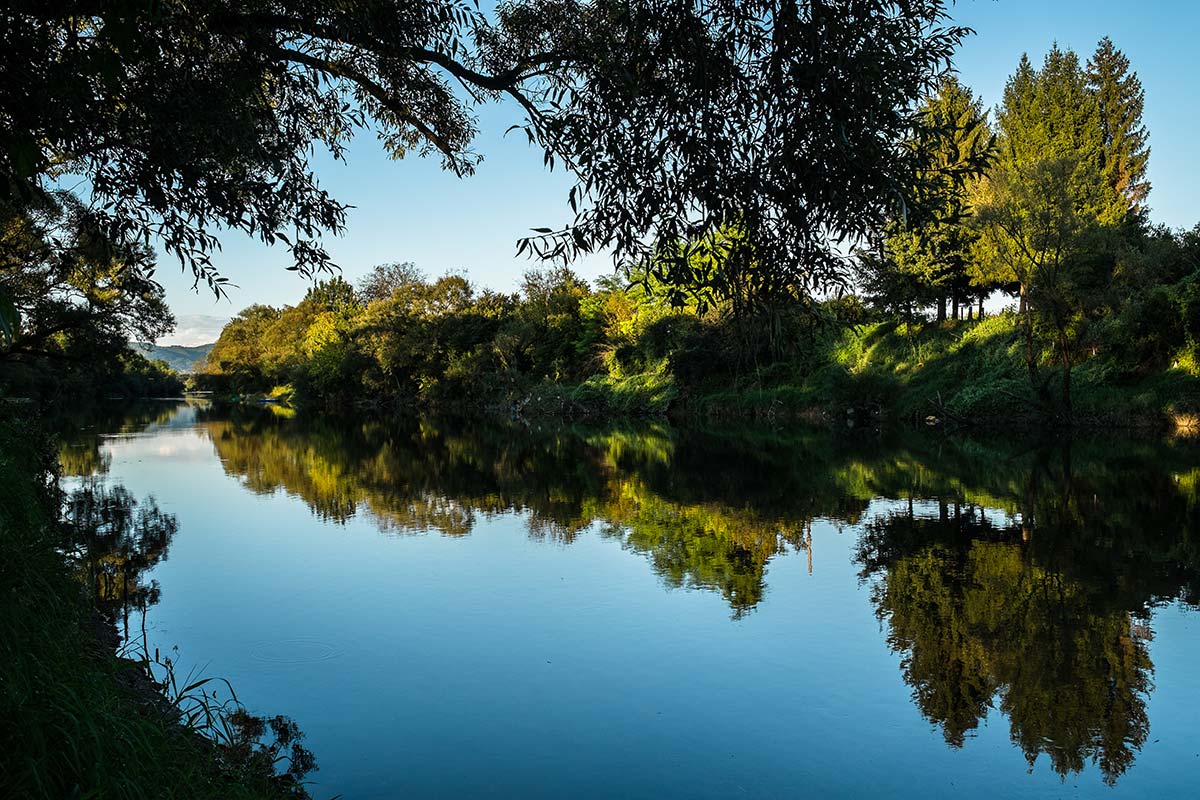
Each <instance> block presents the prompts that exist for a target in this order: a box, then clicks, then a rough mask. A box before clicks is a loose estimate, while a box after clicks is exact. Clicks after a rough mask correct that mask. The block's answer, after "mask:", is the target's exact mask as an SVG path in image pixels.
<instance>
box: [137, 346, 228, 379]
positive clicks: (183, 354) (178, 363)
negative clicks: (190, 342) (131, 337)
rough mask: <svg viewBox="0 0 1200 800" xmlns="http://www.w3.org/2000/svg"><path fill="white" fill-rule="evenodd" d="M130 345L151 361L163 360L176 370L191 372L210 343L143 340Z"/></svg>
mask: <svg viewBox="0 0 1200 800" xmlns="http://www.w3.org/2000/svg"><path fill="white" fill-rule="evenodd" d="M132 347H133V348H134V349H135V350H137V351H138V352H139V353H141V354H143V355H144V356H146V358H149V359H150V360H152V361H165V362H167V365H168V366H169V367H170V368H171V369H173V370H175V371H176V372H184V373H187V372H192V368H193V366H194V365H195V363H196V362H197V361H199V360H200V359H202V358H204V357H205V356H207V355H208V351H210V350H212V348H213V346H212V344H211V343H210V344H199V345H196V346H195V347H184V346H183V345H178V344H171V345H157V344H146V343H144V342H133V343H132Z"/></svg>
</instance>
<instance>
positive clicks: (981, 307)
mask: <svg viewBox="0 0 1200 800" xmlns="http://www.w3.org/2000/svg"><path fill="white" fill-rule="evenodd" d="M979 318H980V319H983V297H982V295H981V296H980V298H979Z"/></svg>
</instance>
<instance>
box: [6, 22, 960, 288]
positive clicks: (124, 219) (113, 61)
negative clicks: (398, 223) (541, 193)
mask: <svg viewBox="0 0 1200 800" xmlns="http://www.w3.org/2000/svg"><path fill="white" fill-rule="evenodd" d="M965 34H966V31H965V29H963V28H961V27H957V26H954V25H952V24H950V23H949V21H948V19H947V16H946V4H945V2H943V0H906V1H905V2H895V1H894V0H868V1H866V2H863V0H854V1H853V2H851V1H850V0H810V2H784V3H778V2H774V0H749V2H747V1H746V0H711V1H710V2H705V3H693V2H686V1H685V0H648V1H647V2H641V3H627V2H622V1H619V0H592V2H587V3H578V2H572V1H570V0H517V1H516V2H505V3H501V4H500V5H499V6H497V7H496V9H495V12H494V13H493V14H485V13H483V12H481V11H479V10H478V9H477V8H476V7H475V6H473V5H471V4H470V3H466V2H460V1H459V0H360V1H359V2H352V3H339V4H328V3H323V2H311V1H310V0H283V2H266V0H257V1H256V2H249V3H246V2H236V3H235V2H227V1H223V2H214V3H205V4H200V5H197V4H193V3H186V2H182V0H165V1H160V2H133V3H129V2H98V3H81V2H61V3H52V4H46V3H41V2H20V1H19V0H17V1H15V2H10V3H7V4H5V8H4V9H3V11H0V45H2V46H3V48H4V49H5V51H6V53H7V56H6V58H5V60H4V62H3V65H2V66H0V120H2V121H3V126H2V127H3V146H2V147H0V192H2V193H3V195H4V196H5V197H7V198H9V201H10V202H11V201H12V200H13V199H14V198H21V197H25V196H27V195H28V193H29V192H30V191H31V188H35V187H36V186H38V185H41V184H44V182H45V181H48V180H54V179H55V178H58V177H61V176H65V175H78V176H81V177H82V178H84V179H85V180H86V182H87V184H88V188H89V190H90V192H91V193H92V195H93V197H94V200H95V205H96V208H97V214H98V215H100V216H101V217H102V218H103V219H105V220H106V222H107V225H108V227H109V229H110V230H111V231H112V232H113V234H114V235H120V236H125V237H129V238H131V239H136V240H141V241H144V242H146V243H149V242H150V241H151V240H152V239H154V238H155V237H158V238H159V239H160V240H161V241H162V242H163V243H164V246H165V248H166V250H167V252H168V253H170V254H171V255H173V256H175V257H178V258H179V259H180V260H181V262H182V263H183V264H184V265H185V266H187V267H189V268H190V269H192V270H193V272H194V273H195V275H196V276H197V280H198V281H203V282H205V283H207V284H208V285H209V286H210V287H212V288H214V289H216V290H218V291H219V290H220V287H221V285H222V284H223V282H224V281H225V280H226V278H225V276H222V275H220V274H219V273H218V269H217V265H216V263H215V262H214V260H213V259H214V253H215V251H216V250H217V249H218V248H219V245H220V238H219V237H220V235H221V233H220V232H221V231H223V230H239V231H242V232H244V233H246V234H249V235H252V236H255V237H258V238H260V239H261V240H263V241H265V242H268V243H274V242H276V241H281V242H283V244H284V246H286V247H287V248H288V249H289V250H290V251H291V254H292V257H293V261H294V264H293V268H295V269H297V270H300V271H301V272H305V273H312V272H317V271H321V270H325V269H327V268H329V267H330V265H331V261H330V258H329V255H328V253H327V252H326V250H325V249H324V247H323V246H322V244H321V241H320V236H321V234H322V233H324V232H338V231H340V230H342V229H343V227H344V223H345V211H346V207H345V205H343V204H342V203H341V202H339V201H338V200H337V199H335V198H333V197H332V196H330V195H329V194H328V193H326V192H325V191H324V190H323V189H322V188H321V187H320V185H319V182H318V180H317V176H316V175H315V173H314V171H313V169H312V166H311V156H312V154H313V153H314V152H315V150H316V149H324V150H327V151H328V152H330V153H332V154H333V156H334V157H335V158H342V157H344V155H345V152H346V146H347V143H348V141H349V140H350V138H351V137H352V136H353V135H354V134H355V133H356V132H359V131H362V130H370V131H373V132H374V133H375V134H376V135H377V136H378V137H379V139H380V140H381V141H382V142H383V145H384V146H385V147H386V148H387V150H388V151H389V152H390V153H391V154H392V155H393V156H395V157H400V156H403V155H405V154H407V153H409V152H414V151H415V152H419V153H436V154H437V155H438V156H440V158H441V159H442V162H443V164H444V166H445V167H446V168H448V169H450V170H453V171H455V172H457V173H459V174H464V175H465V174H469V173H470V172H471V171H472V170H473V169H474V167H475V165H476V164H477V163H478V160H479V158H480V155H479V154H478V153H476V152H475V151H474V150H473V149H472V139H473V136H474V133H475V127H476V122H475V118H474V109H475V108H476V107H477V106H478V105H479V104H480V103H484V102H489V101H494V100H496V99H498V98H500V97H507V98H510V99H511V100H513V101H515V102H516V103H518V104H519V105H520V106H521V107H522V108H523V109H524V111H525V113H526V115H527V119H526V123H525V125H524V129H525V131H526V132H527V134H528V136H529V138H530V141H531V142H533V143H534V144H536V145H537V146H539V147H541V148H543V149H544V151H545V159H546V163H547V165H548V166H550V167H551V168H553V167H554V166H555V165H562V166H564V167H566V168H567V169H569V170H570V171H571V172H572V173H573V174H574V175H575V177H576V178H577V181H578V182H577V184H576V185H575V187H574V188H573V189H572V191H571V193H570V196H569V198H568V202H569V204H570V206H571V208H572V211H573V213H574V218H573V220H572V221H571V222H570V223H569V224H568V225H566V226H565V227H562V228H559V229H553V230H550V229H546V230H545V231H544V232H539V233H538V235H537V236H535V237H533V238H532V239H529V240H527V241H526V242H525V243H524V246H525V247H527V248H528V249H529V250H530V251H532V252H534V253H536V254H538V255H541V256H564V257H566V256H571V255H575V254H578V253H581V252H591V251H595V250H601V249H609V250H611V251H612V252H613V253H614V254H615V255H616V257H617V258H619V259H626V260H633V261H637V260H639V259H645V258H646V257H647V256H648V255H649V253H650V251H651V249H652V246H653V242H654V241H659V240H690V239H693V238H696V236H697V235H700V234H703V233H705V232H707V231H709V230H711V229H714V228H717V227H720V226H723V225H728V224H732V223H735V222H736V223H737V224H738V225H740V226H741V227H742V229H743V230H744V231H745V234H746V236H747V239H748V241H749V242H751V243H752V244H753V246H754V248H755V254H756V258H757V259H758V260H759V261H762V262H765V263H768V264H770V266H771V269H770V270H769V271H766V272H764V283H763V285H762V286H761V287H760V290H761V292H762V293H763V294H766V295H774V294H781V293H783V294H788V293H790V294H804V293H807V292H811V291H815V290H818V289H820V288H821V287H822V286H825V285H828V284H829V283H830V282H833V281H836V280H837V279H838V277H839V272H838V269H837V267H838V263H839V262H838V261H837V259H836V257H835V255H834V253H833V251H831V249H830V247H829V238H830V237H837V238H842V237H854V236H858V235H863V234H865V233H866V232H867V230H868V228H869V226H870V224H871V223H872V221H874V220H877V219H879V218H880V217H881V216H882V215H884V214H886V213H889V212H890V211H891V210H892V209H894V208H895V207H896V205H897V203H900V202H903V189H904V187H905V185H906V182H905V180H904V176H905V174H906V172H907V170H908V167H909V166H910V162H909V159H908V158H907V156H906V152H905V149H904V148H903V146H902V140H903V137H904V135H905V134H906V133H907V132H909V131H910V130H911V128H912V126H913V124H914V122H915V120H916V115H915V112H914V108H913V107H914V105H915V103H916V102H917V101H918V100H919V99H920V98H921V96H922V95H923V94H924V93H925V92H926V91H928V89H929V88H930V87H931V86H932V85H933V83H934V81H935V80H936V79H937V77H938V76H939V75H940V74H941V72H942V71H943V70H944V69H945V68H946V66H947V64H948V61H949V58H950V56H951V54H952V52H953V50H954V47H955V45H956V44H957V43H958V42H959V41H960V40H961V38H962V37H963V36H964V35H965ZM663 270H664V277H665V278H667V279H668V280H669V281H671V282H673V283H678V284H682V285H686V286H688V287H689V288H695V287H693V286H692V284H691V282H690V280H689V276H688V274H687V270H686V262H677V263H675V264H670V265H666V266H664V267H663ZM700 288H701V289H702V288H703V287H700Z"/></svg>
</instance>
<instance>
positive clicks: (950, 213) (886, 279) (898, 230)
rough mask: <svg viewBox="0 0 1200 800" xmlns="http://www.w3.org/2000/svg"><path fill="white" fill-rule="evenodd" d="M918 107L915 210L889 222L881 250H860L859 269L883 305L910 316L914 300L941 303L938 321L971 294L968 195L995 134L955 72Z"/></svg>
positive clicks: (911, 191) (916, 304)
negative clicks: (954, 75) (947, 308)
mask: <svg viewBox="0 0 1200 800" xmlns="http://www.w3.org/2000/svg"><path fill="white" fill-rule="evenodd" d="M921 113H922V119H921V124H920V126H919V127H918V128H917V129H916V131H915V132H914V136H913V139H912V141H911V143H910V146H911V148H912V149H913V151H914V152H917V153H920V154H921V157H922V160H921V162H920V163H918V164H917V167H916V171H915V173H914V175H913V176H912V178H911V181H910V184H911V188H910V189H909V190H908V193H909V195H910V196H911V197H912V206H911V209H910V208H907V207H906V208H905V210H904V213H903V214H902V215H897V216H896V217H895V218H894V219H892V220H891V221H890V222H889V223H888V224H887V225H886V226H885V228H884V231H883V243H882V248H881V252H871V253H868V252H865V251H864V252H862V253H860V254H859V257H858V264H857V274H858V278H859V281H860V283H861V284H862V285H863V288H865V289H866V290H867V291H868V292H869V293H870V294H871V295H872V296H874V297H875V298H876V300H877V301H878V302H879V303H880V304H881V305H883V306H884V307H893V308H896V309H898V310H903V311H904V312H905V313H906V315H907V316H908V318H909V319H910V320H911V319H912V316H913V310H914V307H922V306H927V305H929V304H931V303H936V304H937V310H938V321H939V322H941V321H943V320H945V319H946V299H947V297H949V299H950V300H951V303H952V306H953V313H954V316H955V317H956V318H957V316H958V307H959V302H960V301H966V300H968V298H969V295H970V293H971V289H972V280H971V278H972V275H971V270H970V267H971V260H972V257H973V253H972V245H973V243H974V240H975V238H976V237H977V236H978V234H977V232H976V230H975V228H974V227H972V226H971V225H969V224H968V223H969V221H970V220H969V217H970V214H971V208H970V199H971V192H972V186H973V185H974V183H975V182H977V180H978V179H979V176H980V175H981V174H982V173H983V171H984V169H985V168H986V167H987V165H988V163H989V161H990V160H991V157H992V150H993V137H992V134H991V130H990V128H989V126H988V121H987V113H986V112H985V111H984V110H983V105H982V103H981V102H980V101H979V100H977V99H976V98H975V97H974V96H973V94H972V93H971V90H970V89H968V88H967V87H965V86H963V85H962V84H960V83H959V82H958V80H957V79H956V78H954V77H953V76H948V77H946V78H944V79H943V80H942V81H941V82H940V83H939V85H938V88H937V91H936V92H935V93H934V94H933V95H931V96H930V97H928V98H926V99H925V101H924V102H923V103H922V105H921ZM986 288H987V289H990V286H989V287H986ZM979 291H980V292H981V293H982V292H985V291H986V289H985V288H983V287H981V288H980V289H979Z"/></svg>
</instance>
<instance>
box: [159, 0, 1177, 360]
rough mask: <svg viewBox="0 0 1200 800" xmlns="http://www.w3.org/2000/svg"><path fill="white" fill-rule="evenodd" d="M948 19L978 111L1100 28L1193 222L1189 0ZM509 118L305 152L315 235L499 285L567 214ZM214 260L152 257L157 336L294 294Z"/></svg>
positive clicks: (257, 250) (1161, 197)
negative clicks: (327, 234)
mask: <svg viewBox="0 0 1200 800" xmlns="http://www.w3.org/2000/svg"><path fill="white" fill-rule="evenodd" d="M953 13H954V16H955V19H956V20H957V21H958V22H959V23H960V24H963V25H967V26H968V27H971V28H974V29H975V31H976V33H975V35H974V36H972V37H970V38H969V39H968V40H967V41H966V43H965V44H964V45H963V46H962V48H961V49H960V50H959V53H958V55H957V57H956V59H955V65H956V67H957V69H958V70H959V73H960V75H961V79H962V80H963V81H964V82H965V83H966V84H967V85H969V86H971V87H972V89H974V90H975V92H976V94H977V95H980V96H981V97H982V98H983V101H984V104H985V105H986V106H987V107H988V108H993V107H994V106H995V105H996V104H997V103H998V102H999V99H1000V95H1001V93H1002V92H1003V90H1004V83H1005V80H1006V79H1007V77H1008V75H1009V74H1010V73H1011V72H1012V70H1013V68H1014V67H1015V66H1016V64H1017V61H1018V60H1019V59H1020V57H1021V53H1023V52H1028V53H1029V55H1030V57H1031V58H1032V59H1034V61H1035V63H1039V62H1040V60H1041V58H1042V56H1043V55H1044V54H1045V52H1046V51H1047V50H1048V49H1049V48H1050V46H1051V44H1052V43H1053V42H1055V41H1057V42H1058V43H1059V44H1060V46H1063V47H1070V48H1072V49H1074V50H1076V51H1077V52H1078V53H1079V54H1080V57H1081V58H1083V59H1086V58H1087V56H1088V55H1089V54H1090V53H1091V52H1092V50H1093V49H1094V48H1095V46H1096V42H1097V41H1098V40H1099V39H1100V37H1102V36H1104V35H1108V36H1109V37H1111V38H1112V39H1113V41H1114V42H1115V43H1116V45H1117V47H1119V48H1120V49H1121V50H1123V51H1124V52H1125V54H1126V55H1127V56H1129V59H1130V61H1131V62H1132V64H1133V68H1134V69H1135V70H1136V71H1137V72H1138V74H1139V76H1140V77H1141V79H1142V83H1143V86H1144V87H1145V90H1146V112H1145V122H1146V125H1147V126H1148V127H1149V129H1150V145H1151V149H1152V153H1151V158H1150V175H1149V177H1150V181H1151V183H1152V185H1153V190H1152V192H1151V194H1150V206H1151V208H1152V216H1153V218H1154V219H1155V220H1156V221H1158V222H1162V223H1165V224H1167V225H1170V226H1172V227H1191V226H1193V225H1195V224H1196V223H1197V222H1200V203H1198V202H1197V201H1198V200H1200V188H1197V187H1198V186H1200V158H1198V157H1197V151H1196V141H1195V140H1196V138H1197V137H1198V136H1200V92H1198V91H1197V89H1196V88H1195V84H1194V81H1195V79H1196V76H1197V75H1200V47H1198V46H1197V44H1196V41H1195V34H1196V32H1197V31H1198V30H1200V3H1193V2H1188V1H1186V0H1143V2H1142V3H1133V2H1129V0H1123V2H1116V1H1112V0H1090V1H1088V0H960V1H959V2H958V3H957V4H956V5H955V6H954V8H953ZM520 120H521V117H520V114H519V112H518V111H517V110H516V109H514V108H512V107H510V106H506V105H501V106H493V107H488V108H484V109H481V110H480V112H479V128H480V134H479V136H478V138H477V140H476V144H475V147H476V149H477V150H478V151H479V152H480V153H482V154H483V155H484V157H485V159H484V162H483V163H482V164H481V165H480V167H479V170H478V172H477V173H476V174H475V175H474V176H473V177H470V178H465V179H458V178H455V177H454V176H453V175H452V174H449V173H445V172H442V171H441V169H440V166H439V164H438V162H437V160H436V159H432V158H431V159H421V158H417V157H415V156H414V157H410V158H408V159H404V160H402V161H392V160H390V159H389V158H388V157H387V156H386V155H385V154H384V153H383V151H382V149H381V148H380V147H379V145H378V143H377V142H376V141H375V140H374V139H373V138H372V137H361V138H360V139H359V140H357V141H356V142H355V143H354V145H353V146H352V147H351V150H350V153H349V156H348V162H349V163H348V164H338V163H334V162H332V161H331V160H329V159H321V158H319V159H317V160H316V162H315V163H316V166H317V171H318V175H319V177H320V179H321V182H322V185H323V186H324V187H325V188H327V189H329V190H330V191H331V192H332V194H333V195H334V196H335V197H337V198H339V199H340V200H342V201H343V202H347V203H350V204H351V205H353V206H355V208H353V209H352V210H351V212H350V215H349V221H348V225H347V229H346V232H345V234H344V235H343V236H341V237H339V238H330V239H328V240H327V246H328V248H329V250H330V252H331V253H332V255H333V256H334V258H335V260H336V261H337V262H338V263H339V264H340V265H341V267H342V269H343V274H344V276H345V277H346V278H347V279H348V280H350V281H356V280H357V279H358V278H359V277H360V276H362V275H363V274H364V273H365V272H366V271H367V270H369V269H370V268H371V266H373V265H374V264H378V263H382V262H386V261H413V262H415V263H416V264H417V266H419V267H420V268H421V269H422V270H424V271H425V272H426V273H427V274H429V275H439V274H442V273H444V272H447V271H451V270H453V271H461V272H464V273H465V274H466V275H467V276H468V277H469V278H470V279H471V280H473V281H474V282H476V283H477V284H480V285H482V286H488V287H491V288H494V289H499V290H504V291H511V290H513V289H514V288H515V287H516V285H517V282H518V281H519V280H520V276H521V274H522V273H523V272H524V271H525V270H526V269H528V268H530V266H532V265H531V264H530V263H529V262H528V261H527V260H526V259H524V258H516V257H515V255H514V254H515V251H516V246H515V242H516V240H517V239H518V238H519V237H521V236H522V235H524V234H525V233H526V232H527V231H528V230H529V229H530V228H533V227H539V226H557V225H560V224H562V223H564V222H566V221H568V219H569V209H568V208H567V205H566V195H567V191H568V190H569V188H570V181H569V179H568V178H567V176H566V175H563V174H561V173H559V172H555V173H547V172H546V171H545V169H544V168H543V167H542V158H541V153H540V152H539V151H537V150H534V149H532V148H530V147H529V146H528V144H527V142H526V140H525V137H524V135H523V134H519V133H514V134H511V135H509V136H507V137H506V136H504V131H505V129H506V128H508V126H509V125H511V124H513V123H515V122H519V121H520ZM223 245H224V249H223V252H222V253H220V254H219V255H218V257H217V260H216V262H217V264H218V266H219V268H220V269H221V271H222V273H223V274H224V275H226V276H228V277H229V279H230V280H231V281H233V282H234V283H235V284H237V288H234V289H231V290H230V293H229V294H230V299H229V300H223V301H219V302H218V301H216V300H214V298H213V297H212V295H211V294H209V293H207V292H206V291H204V290H201V291H199V292H196V291H193V290H192V288H191V282H192V279H191V276H190V275H184V274H182V273H180V271H179V270H178V269H177V268H176V266H175V264H174V263H172V262H170V261H168V260H166V259H162V262H161V263H162V266H161V268H160V271H159V275H158V277H159V280H160V281H162V283H163V285H164V287H165V288H166V291H167V300H168V303H169V304H170V306H171V308H172V309H173V310H174V311H175V313H176V315H177V317H178V319H179V327H178V330H177V331H176V333H175V334H174V335H172V336H168V337H165V338H164V339H163V340H162V341H163V342H164V343H182V344H198V343H202V342H207V341H213V340H214V339H215V338H216V335H217V333H218V332H219V331H220V328H221V325H222V324H223V323H224V322H225V320H227V319H228V318H229V317H230V316H232V315H233V314H235V313H237V312H238V311H239V310H241V309H242V308H244V307H245V306H248V305H250V304H252V303H270V304H272V305H284V304H292V303H295V302H297V301H298V300H299V299H300V298H301V297H303V295H304V292H305V291H306V289H307V287H308V283H307V282H306V281H305V280H304V279H303V278H300V277H299V276H297V275H296V274H295V273H292V272H287V271H285V270H284V267H285V266H287V264H288V263H290V262H289V261H288V258H287V253H286V251H285V250H283V249H281V248H267V247H264V246H261V245H259V244H257V243H255V242H253V241H250V240H248V239H246V238H245V237H242V236H240V235H228V236H226V237H225V239H224V241H223ZM574 268H575V269H576V270H577V271H578V272H579V273H581V274H583V275H585V276H587V277H595V276H597V275H599V274H601V273H602V272H604V271H605V270H608V269H610V268H611V262H610V261H609V260H608V259H607V258H606V257H603V256H597V257H593V258H591V259H589V260H587V261H584V262H581V263H578V264H576V265H574Z"/></svg>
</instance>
